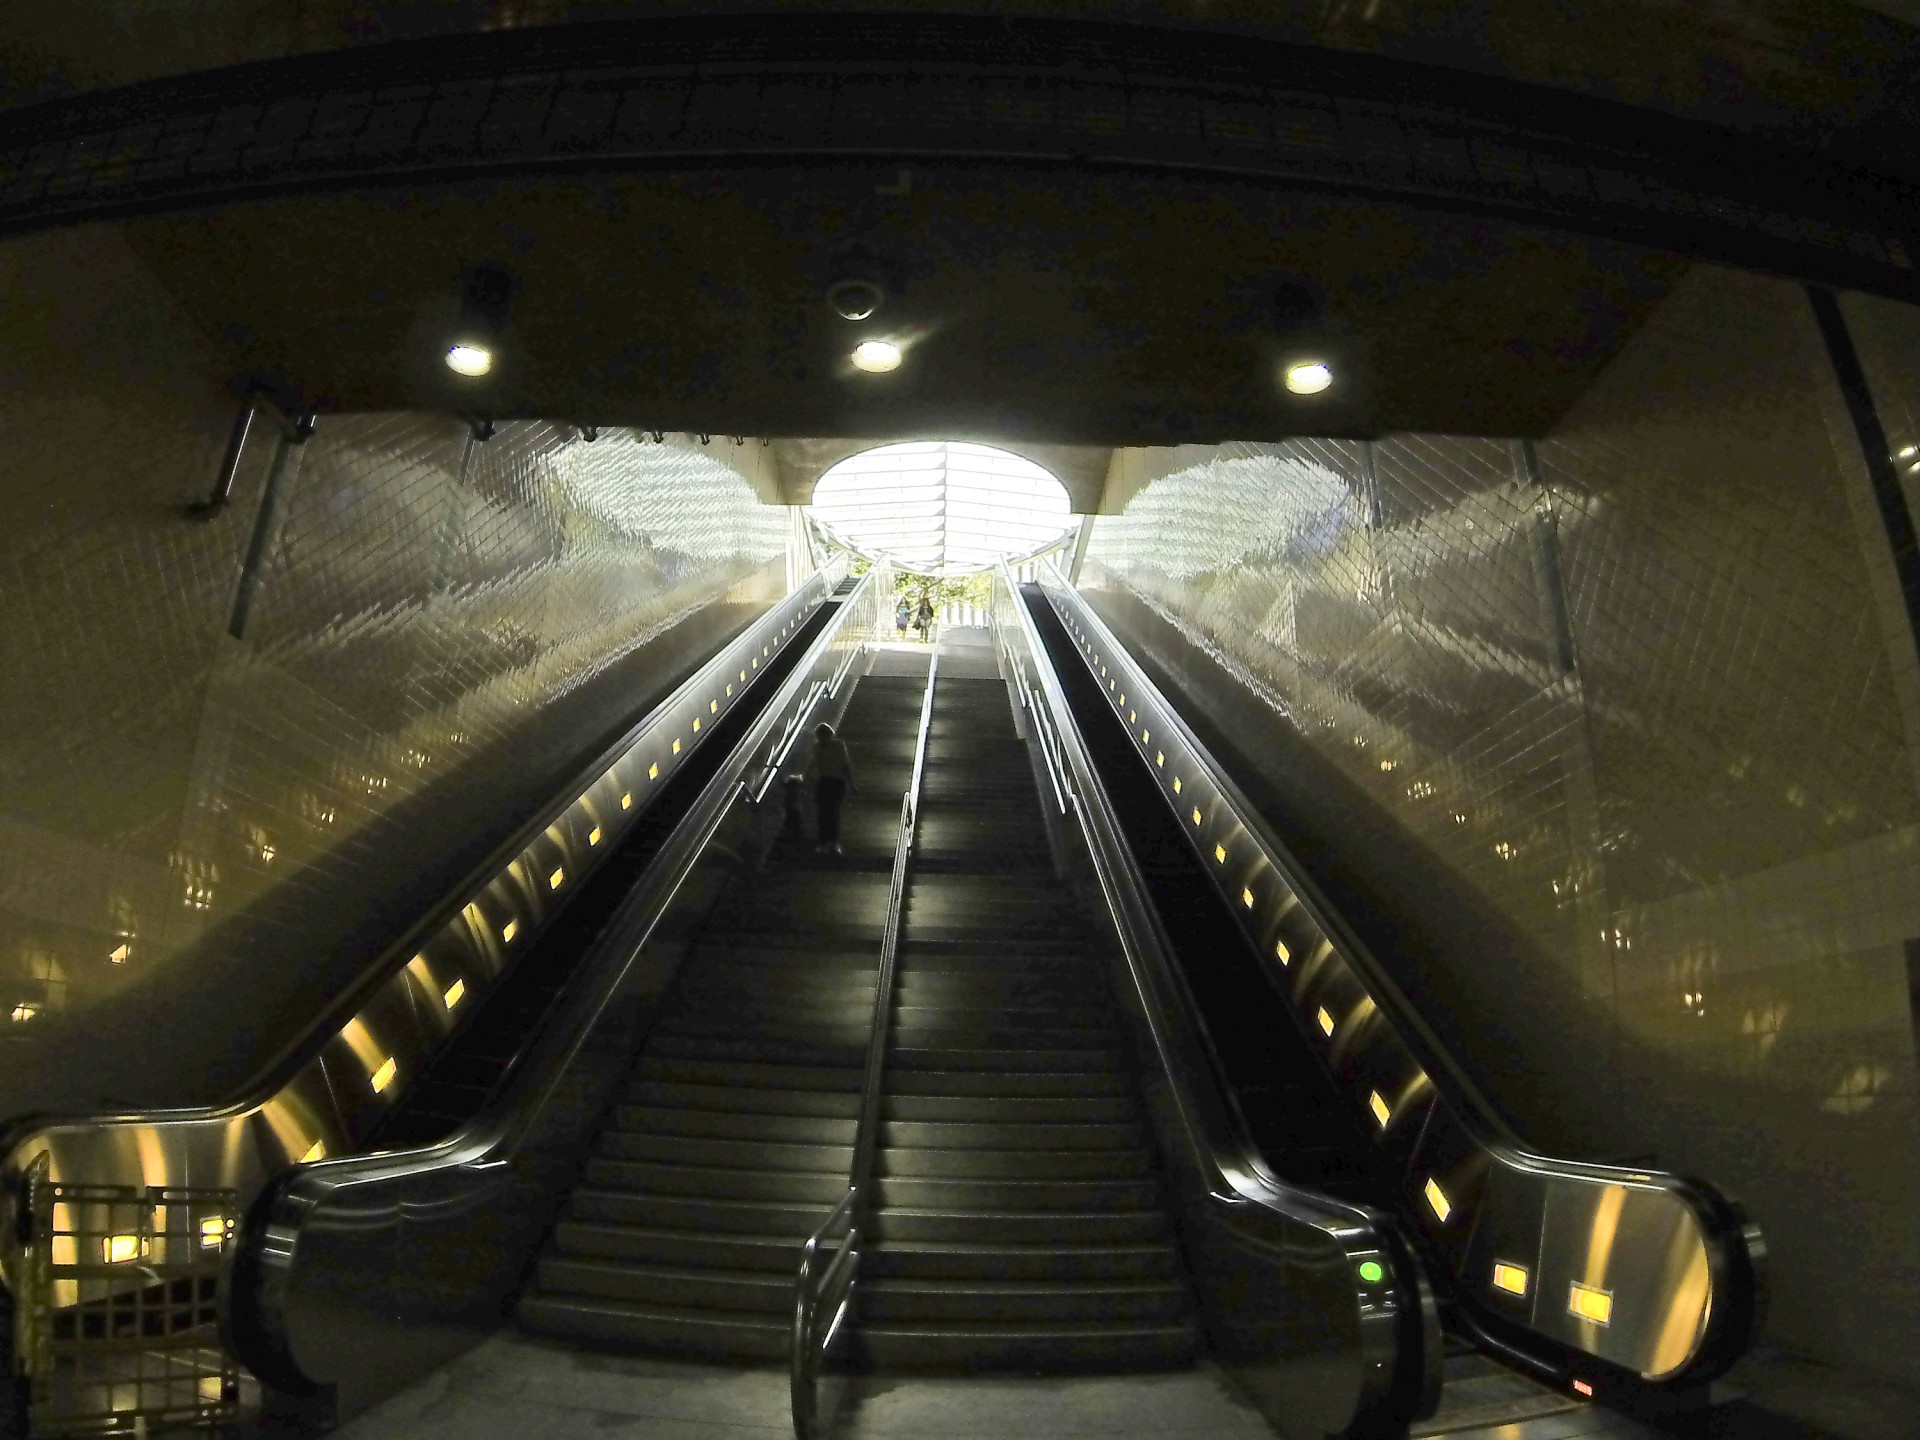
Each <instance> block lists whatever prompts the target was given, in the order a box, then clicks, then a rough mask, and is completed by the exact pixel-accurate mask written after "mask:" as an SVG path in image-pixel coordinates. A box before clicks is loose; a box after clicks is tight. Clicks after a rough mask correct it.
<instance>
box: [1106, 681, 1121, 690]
mask: <svg viewBox="0 0 1920 1440" xmlns="http://www.w3.org/2000/svg"><path fill="white" fill-rule="evenodd" d="M1118 683H1119V682H1118V681H1116V680H1109V681H1107V689H1109V690H1111V689H1113V687H1114V686H1115V685H1117V684H1118Z"/></svg>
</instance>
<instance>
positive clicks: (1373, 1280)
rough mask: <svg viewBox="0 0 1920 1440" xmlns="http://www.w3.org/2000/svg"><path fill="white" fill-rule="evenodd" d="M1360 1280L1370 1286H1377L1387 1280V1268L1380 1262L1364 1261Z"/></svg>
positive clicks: (1361, 1264) (1361, 1266)
mask: <svg viewBox="0 0 1920 1440" xmlns="http://www.w3.org/2000/svg"><path fill="white" fill-rule="evenodd" d="M1360 1278H1361V1279H1362V1280H1364V1281H1366V1282H1367V1283H1368V1284H1369V1285H1377V1284H1379V1283H1380V1282H1381V1281H1382V1280H1384V1279H1386V1278H1387V1271H1386V1267H1385V1266H1383V1265H1382V1264H1381V1263H1380V1262H1379V1261H1378V1260H1362V1261H1361V1262H1360Z"/></svg>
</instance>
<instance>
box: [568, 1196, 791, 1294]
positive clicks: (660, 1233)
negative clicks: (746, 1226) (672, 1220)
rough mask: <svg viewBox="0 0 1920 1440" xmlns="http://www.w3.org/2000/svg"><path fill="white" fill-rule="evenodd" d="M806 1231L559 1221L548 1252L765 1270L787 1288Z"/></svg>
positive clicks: (638, 1261)
mask: <svg viewBox="0 0 1920 1440" xmlns="http://www.w3.org/2000/svg"><path fill="white" fill-rule="evenodd" d="M821 1213H822V1215H824V1214H826V1213H827V1212H826V1211H824V1210H823V1211H822V1212H821ZM815 1228H818V1222H816V1223H815ZM812 1233H813V1230H812V1229H809V1230H808V1231H807V1232H806V1234H805V1235H756V1234H741V1233H738V1232H729V1231H723V1230H708V1229H704V1228H702V1229H692V1230H688V1229H675V1228H673V1227H671V1226H652V1225H619V1224H608V1223H603V1222H599V1221H592V1220H562V1221H561V1222H560V1223H559V1224H558V1225H557V1226H555V1227H554V1232H553V1245H552V1251H553V1252H554V1253H557V1254H560V1255H573V1256H586V1255H600V1256H606V1257H610V1258H614V1259H620V1260H626V1261H631V1262H633V1263H635V1264H652V1265H685V1266H695V1267H698V1266H703V1265H706V1266H712V1267H714V1268H716V1269H721V1270H765V1271H769V1272H771V1273H775V1274H779V1275H782V1276H784V1277H786V1280H787V1282H788V1283H789V1284H791V1283H792V1281H793V1277H794V1275H795V1274H796V1273H797V1272H798V1270H799V1266H800V1247H801V1246H802V1245H804V1244H805V1243H806V1239H807V1235H811V1234H812Z"/></svg>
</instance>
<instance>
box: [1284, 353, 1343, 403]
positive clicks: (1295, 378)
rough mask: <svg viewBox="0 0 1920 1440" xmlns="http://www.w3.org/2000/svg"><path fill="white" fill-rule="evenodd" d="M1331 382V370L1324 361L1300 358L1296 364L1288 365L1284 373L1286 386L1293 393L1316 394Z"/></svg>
mask: <svg viewBox="0 0 1920 1440" xmlns="http://www.w3.org/2000/svg"><path fill="white" fill-rule="evenodd" d="M1331 384H1333V371H1331V370H1329V369H1328V368H1327V366H1326V362H1325V361H1321V360H1302V361H1301V362H1300V363H1299V364H1297V365H1289V366H1288V367H1287V373H1286V386H1287V389H1288V390H1289V391H1291V392H1292V393H1293V394H1295V395H1318V394H1319V393H1320V392H1321V391H1322V390H1324V389H1326V388H1327V387H1328V386H1329V385H1331Z"/></svg>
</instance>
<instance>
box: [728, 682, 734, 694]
mask: <svg viewBox="0 0 1920 1440" xmlns="http://www.w3.org/2000/svg"><path fill="white" fill-rule="evenodd" d="M732 693H733V686H732V684H731V683H729V684H728V686H727V694H729V695H731V694H732Z"/></svg>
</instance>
